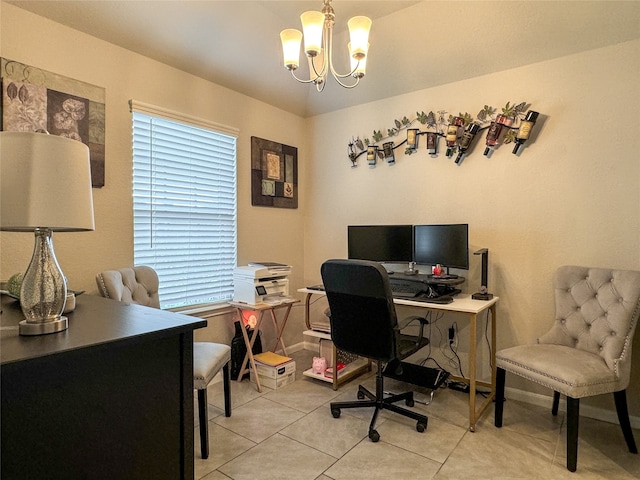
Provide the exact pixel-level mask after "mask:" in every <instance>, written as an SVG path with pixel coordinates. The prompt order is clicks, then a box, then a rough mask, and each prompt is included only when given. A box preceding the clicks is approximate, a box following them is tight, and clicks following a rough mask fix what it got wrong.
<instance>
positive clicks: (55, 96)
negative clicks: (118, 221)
mask: <svg viewBox="0 0 640 480" xmlns="http://www.w3.org/2000/svg"><path fill="white" fill-rule="evenodd" d="M0 81H1V82H2V102H1V105H0V110H1V111H0V122H1V125H0V127H1V129H2V130H6V131H13V132H36V131H39V130H46V131H47V132H49V133H50V134H52V135H60V136H63V137H68V138H73V139H75V140H78V141H80V142H82V143H84V144H85V145H87V147H89V152H90V159H91V183H92V185H93V186H94V187H96V188H99V187H103V186H104V168H105V165H104V162H105V155H104V150H105V148H104V147H105V89H104V88H101V87H97V86H95V85H91V84H88V83H85V82H80V81H78V80H73V79H71V78H67V77H64V76H62V75H58V74H56V73H52V72H47V71H46V70H42V69H39V68H36V67H32V66H30V65H25V64H24V63H20V62H15V61H13V60H8V59H6V58H0Z"/></svg>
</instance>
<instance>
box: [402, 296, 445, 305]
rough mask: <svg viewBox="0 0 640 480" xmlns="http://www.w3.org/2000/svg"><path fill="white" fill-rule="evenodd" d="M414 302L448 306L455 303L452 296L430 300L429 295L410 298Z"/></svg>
mask: <svg viewBox="0 0 640 480" xmlns="http://www.w3.org/2000/svg"><path fill="white" fill-rule="evenodd" d="M408 300H411V301H412V302H424V303H438V304H440V305H446V304H447V303H451V302H453V297H452V296H451V295H440V296H439V297H433V298H429V296H427V295H418V296H417V297H413V298H410V299H408Z"/></svg>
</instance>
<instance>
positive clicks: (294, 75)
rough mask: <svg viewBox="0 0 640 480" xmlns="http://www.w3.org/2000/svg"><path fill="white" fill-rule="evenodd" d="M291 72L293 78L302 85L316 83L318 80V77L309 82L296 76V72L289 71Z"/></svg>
mask: <svg viewBox="0 0 640 480" xmlns="http://www.w3.org/2000/svg"><path fill="white" fill-rule="evenodd" d="M289 71H290V72H291V76H292V77H293V78H295V79H296V80H297V81H299V82H300V83H315V82H316V80H318V77H316V78H310V79H309V80H304V79H303V78H299V77H298V76H297V75H296V74H295V71H294V70H289Z"/></svg>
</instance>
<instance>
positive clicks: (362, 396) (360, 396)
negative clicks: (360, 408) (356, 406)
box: [357, 390, 364, 400]
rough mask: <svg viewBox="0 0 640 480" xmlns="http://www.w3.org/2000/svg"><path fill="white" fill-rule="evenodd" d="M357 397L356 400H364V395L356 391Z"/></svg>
mask: <svg viewBox="0 0 640 480" xmlns="http://www.w3.org/2000/svg"><path fill="white" fill-rule="evenodd" d="M357 397H358V400H363V399H364V393H362V392H361V391H360V390H358V394H357Z"/></svg>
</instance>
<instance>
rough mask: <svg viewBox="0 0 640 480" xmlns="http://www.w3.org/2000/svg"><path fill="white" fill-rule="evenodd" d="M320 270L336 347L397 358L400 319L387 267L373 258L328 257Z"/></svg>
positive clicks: (378, 356) (370, 354)
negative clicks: (397, 326) (364, 259)
mask: <svg viewBox="0 0 640 480" xmlns="http://www.w3.org/2000/svg"><path fill="white" fill-rule="evenodd" d="M320 273H321V275H322V282H323V284H324V288H325V291H326V294H327V300H328V302H329V309H330V311H331V313H330V315H331V316H330V319H329V320H330V323H331V339H332V340H333V343H334V344H335V345H336V347H337V348H338V349H340V350H343V351H346V352H349V353H355V354H357V355H362V356H364V357H368V358H373V359H377V360H380V361H383V362H387V361H389V360H392V359H394V358H396V357H397V353H396V340H395V331H394V327H395V326H396V325H397V323H398V322H397V317H396V310H395V307H394V304H393V296H392V294H391V286H390V285H389V277H388V275H387V272H386V271H385V269H384V268H383V267H382V266H380V265H379V264H378V263H374V262H366V261H361V260H328V261H326V262H325V263H324V264H323V265H322V267H321V269H320Z"/></svg>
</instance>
